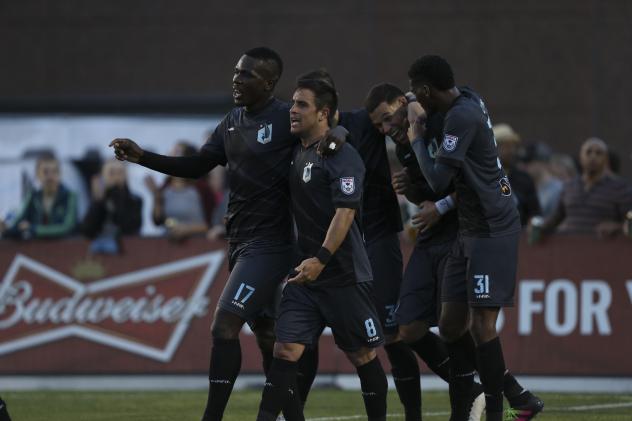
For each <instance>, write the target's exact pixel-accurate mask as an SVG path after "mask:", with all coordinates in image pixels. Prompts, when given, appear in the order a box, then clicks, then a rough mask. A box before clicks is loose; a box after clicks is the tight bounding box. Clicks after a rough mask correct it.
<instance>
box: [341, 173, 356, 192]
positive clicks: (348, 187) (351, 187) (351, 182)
mask: <svg viewBox="0 0 632 421" xmlns="http://www.w3.org/2000/svg"><path fill="white" fill-rule="evenodd" d="M340 189H341V190H342V192H343V193H344V194H346V195H351V194H353V193H354V192H355V177H341V178H340Z"/></svg>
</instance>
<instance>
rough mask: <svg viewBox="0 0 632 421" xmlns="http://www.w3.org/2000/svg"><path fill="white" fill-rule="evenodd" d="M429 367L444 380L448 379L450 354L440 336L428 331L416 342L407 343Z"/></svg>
mask: <svg viewBox="0 0 632 421" xmlns="http://www.w3.org/2000/svg"><path fill="white" fill-rule="evenodd" d="M409 346H410V347H411V348H412V349H413V350H415V352H416V353H417V355H419V358H421V359H422V360H423V361H424V362H425V363H426V365H427V366H428V368H429V369H431V370H432V371H433V372H434V373H435V374H436V375H437V376H439V377H441V378H442V379H443V380H445V381H446V382H449V381H450V364H449V359H450V356H449V354H448V349H447V347H446V345H445V343H444V342H443V340H441V338H440V337H438V336H437V335H435V334H434V333H432V332H430V331H428V332H426V334H425V335H424V336H423V337H422V338H421V339H419V340H418V341H417V342H413V343H411V344H409Z"/></svg>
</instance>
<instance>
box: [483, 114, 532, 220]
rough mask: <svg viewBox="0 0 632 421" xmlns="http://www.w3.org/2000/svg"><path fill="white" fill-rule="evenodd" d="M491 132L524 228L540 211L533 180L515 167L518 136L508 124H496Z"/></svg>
mask: <svg viewBox="0 0 632 421" xmlns="http://www.w3.org/2000/svg"><path fill="white" fill-rule="evenodd" d="M493 131H494V137H495V138H496V143H497V145H498V158H499V159H500V163H501V164H502V166H503V170H505V173H506V174H507V177H509V183H510V184H511V189H512V191H513V197H514V200H515V201H516V205H517V207H518V212H520V222H521V224H522V226H525V225H527V223H528V221H529V220H530V219H531V218H532V217H534V216H538V215H541V214H542V211H541V210H540V202H539V200H538V195H537V192H536V189H535V184H534V182H533V179H532V178H531V176H530V175H529V174H528V173H526V172H525V171H522V170H521V169H519V168H518V167H517V166H516V164H517V160H518V159H517V158H518V150H519V148H520V136H519V135H518V133H516V132H515V131H514V130H513V129H512V128H511V126H509V125H508V124H497V125H495V126H494V127H493Z"/></svg>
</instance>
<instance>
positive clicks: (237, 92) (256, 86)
mask: <svg viewBox="0 0 632 421" xmlns="http://www.w3.org/2000/svg"><path fill="white" fill-rule="evenodd" d="M268 67H269V65H268V64H267V63H266V62H265V61H264V60H259V59H255V58H252V57H250V56H246V55H244V56H241V58H240V59H239V61H238V62H237V65H236V66H235V72H234V73H233V102H234V103H235V105H237V106H244V107H252V106H256V105H257V104H260V103H262V102H265V101H266V100H267V99H268V98H269V97H270V95H272V90H273V89H274V83H275V82H276V81H275V80H274V77H273V75H271V72H270V69H269V68H268Z"/></svg>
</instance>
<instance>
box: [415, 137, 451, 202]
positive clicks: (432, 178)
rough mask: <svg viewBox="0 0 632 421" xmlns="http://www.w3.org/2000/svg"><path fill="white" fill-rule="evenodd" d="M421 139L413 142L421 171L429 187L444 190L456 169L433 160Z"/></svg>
mask: <svg viewBox="0 0 632 421" xmlns="http://www.w3.org/2000/svg"><path fill="white" fill-rule="evenodd" d="M423 143H424V142H423V140H421V139H418V140H416V141H415V142H413V150H414V151H415V155H417V160H418V161H419V166H420V167H421V172H422V173H423V175H424V178H425V179H426V181H428V184H429V185H430V188H432V190H434V191H435V192H444V191H446V190H447V188H448V187H449V186H450V182H451V181H452V178H453V177H454V176H455V175H456V169H455V168H454V167H451V166H449V165H445V164H442V163H441V162H438V161H433V159H432V158H431V157H430V154H429V152H428V149H427V148H425V147H424V144H423Z"/></svg>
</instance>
